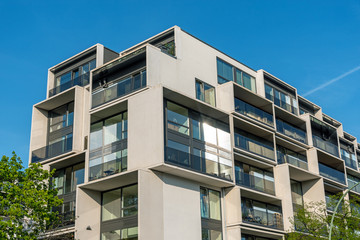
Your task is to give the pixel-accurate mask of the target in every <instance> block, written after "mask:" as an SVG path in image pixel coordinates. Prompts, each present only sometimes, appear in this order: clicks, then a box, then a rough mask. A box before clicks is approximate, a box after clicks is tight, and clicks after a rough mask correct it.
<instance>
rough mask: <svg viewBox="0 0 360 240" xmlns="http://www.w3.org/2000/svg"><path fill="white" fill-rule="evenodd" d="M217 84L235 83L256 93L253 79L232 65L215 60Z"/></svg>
mask: <svg viewBox="0 0 360 240" xmlns="http://www.w3.org/2000/svg"><path fill="white" fill-rule="evenodd" d="M217 71H218V83H219V84H223V83H226V82H230V81H233V82H236V83H238V84H240V85H241V86H243V87H245V88H247V89H249V90H251V91H253V92H256V85H255V78H254V77H252V76H250V75H249V74H247V73H245V72H243V71H241V70H239V69H237V68H235V67H233V66H232V65H230V64H228V63H226V62H224V61H223V60H221V59H219V58H218V59H217Z"/></svg>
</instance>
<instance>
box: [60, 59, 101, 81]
mask: <svg viewBox="0 0 360 240" xmlns="http://www.w3.org/2000/svg"><path fill="white" fill-rule="evenodd" d="M95 67H96V60H95V59H94V60H92V61H90V62H88V63H86V64H84V65H81V66H80V67H77V68H75V69H73V70H72V71H69V72H67V73H64V74H63V75H61V76H58V77H57V78H56V80H55V87H57V86H60V85H63V84H65V83H67V82H69V81H76V80H77V79H78V78H79V77H80V76H82V75H84V74H88V73H89V72H90V71H91V70H92V69H94V68H95Z"/></svg>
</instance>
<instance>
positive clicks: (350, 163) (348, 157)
mask: <svg viewBox="0 0 360 240" xmlns="http://www.w3.org/2000/svg"><path fill="white" fill-rule="evenodd" d="M340 153H341V159H342V160H344V161H345V165H346V166H347V167H350V168H352V169H354V170H357V161H356V158H355V154H353V153H350V152H348V151H346V150H344V149H342V148H340Z"/></svg>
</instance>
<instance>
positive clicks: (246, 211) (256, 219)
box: [241, 198, 283, 229]
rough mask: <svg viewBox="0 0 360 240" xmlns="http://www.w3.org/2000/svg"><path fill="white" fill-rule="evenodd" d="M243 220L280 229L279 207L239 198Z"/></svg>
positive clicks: (281, 220) (281, 226)
mask: <svg viewBox="0 0 360 240" xmlns="http://www.w3.org/2000/svg"><path fill="white" fill-rule="evenodd" d="M241 205H242V219H243V221H244V222H249V223H254V224H259V225H263V226H267V227H272V228H277V229H282V228H283V219H282V213H281V207H279V206H275V205H272V204H267V203H263V202H259V201H255V200H251V199H247V198H241Z"/></svg>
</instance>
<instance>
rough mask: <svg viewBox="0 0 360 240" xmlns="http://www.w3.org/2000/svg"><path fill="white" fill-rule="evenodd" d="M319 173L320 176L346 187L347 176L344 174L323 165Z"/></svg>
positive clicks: (320, 166) (320, 165)
mask: <svg viewBox="0 0 360 240" xmlns="http://www.w3.org/2000/svg"><path fill="white" fill-rule="evenodd" d="M319 172H320V175H321V176H323V177H326V178H329V179H331V180H334V181H336V182H339V183H341V184H344V185H345V184H346V183H345V174H344V173H343V172H340V171H338V170H336V169H333V168H331V167H328V166H326V165H324V164H321V163H319Z"/></svg>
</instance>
